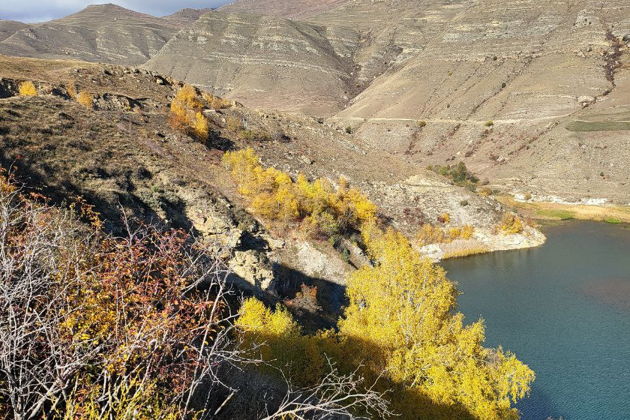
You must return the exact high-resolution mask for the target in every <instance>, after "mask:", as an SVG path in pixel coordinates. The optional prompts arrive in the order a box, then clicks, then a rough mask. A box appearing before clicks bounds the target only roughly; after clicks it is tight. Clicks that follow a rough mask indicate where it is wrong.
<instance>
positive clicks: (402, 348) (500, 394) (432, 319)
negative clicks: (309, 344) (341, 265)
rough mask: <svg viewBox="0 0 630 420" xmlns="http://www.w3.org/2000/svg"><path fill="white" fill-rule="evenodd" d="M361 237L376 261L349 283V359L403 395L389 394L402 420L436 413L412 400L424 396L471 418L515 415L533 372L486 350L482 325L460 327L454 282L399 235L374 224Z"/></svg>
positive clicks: (344, 327)
mask: <svg viewBox="0 0 630 420" xmlns="http://www.w3.org/2000/svg"><path fill="white" fill-rule="evenodd" d="M364 236H365V239H366V243H367V245H368V249H369V253H370V255H371V257H372V259H373V260H374V263H375V264H374V265H373V266H365V267H362V268H360V269H359V270H357V271H356V272H354V273H353V274H351V275H350V277H349V279H348V288H347V294H348V298H349V300H350V302H349V306H348V308H347V309H346V313H345V318H344V319H342V320H341V321H340V324H339V334H340V336H341V337H342V338H343V339H344V340H345V341H346V346H347V349H346V351H345V353H346V356H347V357H349V358H352V359H354V363H355V364H359V363H365V364H366V368H367V369H369V370H370V371H371V372H384V373H385V377H386V378H387V379H389V380H391V381H392V382H393V383H395V384H398V385H400V386H401V389H403V390H405V392H406V394H402V395H400V396H393V399H394V408H396V409H398V410H399V411H400V412H402V413H403V415H404V417H405V418H436V417H437V416H439V414H436V413H439V411H433V412H431V411H427V407H426V406H423V405H422V404H418V403H417V401H419V400H422V399H425V398H428V399H429V400H430V401H431V403H433V404H436V405H439V406H443V407H453V408H454V409H461V410H463V411H464V412H467V413H469V414H470V416H471V417H472V418H478V419H506V418H518V413H517V412H516V410H514V409H513V408H512V403H513V402H516V401H517V400H518V399H520V398H523V397H524V396H525V395H526V394H527V393H528V392H529V386H530V383H531V382H532V381H533V380H534V372H533V371H532V370H531V369H529V368H528V367H527V366H526V365H525V364H523V363H521V362H520V361H518V360H517V359H516V357H515V356H514V355H513V354H511V353H506V352H503V351H502V350H501V349H500V348H499V349H489V348H485V347H484V346H483V342H484V339H485V334H484V326H483V322H482V321H477V322H474V323H472V324H470V325H465V324H464V317H463V315H462V314H461V313H457V312H455V308H456V303H457V295H458V291H457V289H456V287H455V285H454V284H453V283H452V282H450V281H449V280H448V279H447V278H446V274H445V271H444V270H443V269H442V268H440V267H439V266H437V265H434V264H433V263H432V262H431V261H429V260H428V259H426V258H422V257H421V256H420V254H418V253H417V252H416V251H415V250H414V249H413V247H412V246H411V245H410V243H409V241H408V240H407V239H406V237H405V236H404V235H402V234H401V233H399V232H396V231H394V230H392V229H390V230H387V231H386V232H382V231H380V230H379V229H377V228H374V227H372V228H369V229H365V232H364ZM413 394H416V395H415V397H417V398H412V397H413V396H414V395H413ZM448 415H452V414H448ZM448 415H447V416H448Z"/></svg>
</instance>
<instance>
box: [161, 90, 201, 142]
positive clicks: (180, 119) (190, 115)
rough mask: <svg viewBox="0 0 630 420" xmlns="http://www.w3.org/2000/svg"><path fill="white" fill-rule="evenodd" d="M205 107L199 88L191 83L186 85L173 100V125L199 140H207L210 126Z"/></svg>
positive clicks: (171, 120)
mask: <svg viewBox="0 0 630 420" xmlns="http://www.w3.org/2000/svg"><path fill="white" fill-rule="evenodd" d="M204 108H205V106H204V102H203V101H202V99H201V98H200V97H199V95H198V93H197V90H196V89H195V88H194V87H193V86H191V85H184V87H182V88H181V89H180V90H178V91H177V93H176V94H175V98H174V99H173V101H172V102H171V116H170V123H171V126H173V127H174V128H177V129H179V130H184V131H186V132H187V133H188V134H190V135H191V136H193V137H195V138H197V139H198V140H206V139H207V138H208V135H209V133H210V127H209V123H208V119H207V118H206V117H205V116H204V115H203V112H202V111H203V109H204Z"/></svg>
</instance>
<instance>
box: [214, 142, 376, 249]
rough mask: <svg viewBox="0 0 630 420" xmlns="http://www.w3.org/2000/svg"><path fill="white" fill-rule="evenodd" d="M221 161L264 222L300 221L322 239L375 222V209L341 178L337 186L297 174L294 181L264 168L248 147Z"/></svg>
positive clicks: (282, 174) (285, 174)
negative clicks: (263, 218)
mask: <svg viewBox="0 0 630 420" xmlns="http://www.w3.org/2000/svg"><path fill="white" fill-rule="evenodd" d="M223 162H224V163H225V164H226V166H227V167H228V169H230V171H231V172H232V175H233V177H234V179H235V180H236V181H237V184H238V190H239V192H240V193H241V194H243V195H245V196H247V197H249V198H250V199H251V207H252V208H253V210H254V211H255V212H256V213H258V214H260V215H261V216H263V217H265V218H267V219H270V220H277V221H283V222H290V221H293V222H300V223H301V224H302V226H303V227H304V228H305V229H306V230H307V231H309V232H311V233H313V234H315V235H319V236H325V237H326V236H332V235H335V234H344V233H348V232H351V231H360V230H361V226H363V225H364V224H367V223H372V222H374V221H375V219H376V214H377V208H376V206H375V205H374V204H373V203H372V202H371V201H370V200H369V199H368V198H367V197H366V196H365V195H363V194H362V193H361V192H360V191H359V190H357V189H354V188H349V187H348V185H347V181H345V180H343V179H341V180H339V183H338V184H339V186H338V187H335V186H333V184H332V183H331V182H330V181H328V180H326V179H322V178H318V179H316V180H314V181H309V180H308V179H307V178H306V177H305V176H304V175H301V174H300V175H298V177H297V179H296V180H295V181H294V180H293V179H292V178H291V177H290V176H289V174H287V173H285V172H282V171H280V170H278V169H275V168H264V167H263V166H262V165H261V163H260V158H259V157H258V156H257V155H256V153H255V152H254V151H253V149H251V148H248V149H244V150H238V151H235V152H228V153H226V154H225V155H224V156H223Z"/></svg>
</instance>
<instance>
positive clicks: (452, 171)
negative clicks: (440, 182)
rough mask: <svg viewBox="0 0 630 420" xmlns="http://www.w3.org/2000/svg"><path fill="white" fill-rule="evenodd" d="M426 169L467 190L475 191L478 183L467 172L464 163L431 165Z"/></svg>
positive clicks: (475, 178) (473, 176)
mask: <svg viewBox="0 0 630 420" xmlns="http://www.w3.org/2000/svg"><path fill="white" fill-rule="evenodd" d="M428 169H429V170H431V171H433V172H435V173H438V174H440V175H442V176H445V177H446V178H448V179H450V180H451V181H452V182H453V183H454V184H455V185H458V186H460V187H465V188H468V189H469V190H471V191H475V189H476V188H477V184H478V183H479V178H477V177H476V176H475V175H473V174H472V173H471V172H470V171H468V168H466V164H465V163H464V162H459V163H458V164H457V165H445V166H440V165H433V166H429V167H428Z"/></svg>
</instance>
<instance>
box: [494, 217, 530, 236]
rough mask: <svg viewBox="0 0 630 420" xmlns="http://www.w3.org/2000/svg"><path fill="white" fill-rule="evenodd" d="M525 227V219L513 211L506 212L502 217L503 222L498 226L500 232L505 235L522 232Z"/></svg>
mask: <svg viewBox="0 0 630 420" xmlns="http://www.w3.org/2000/svg"><path fill="white" fill-rule="evenodd" d="M524 229H525V224H524V222H523V219H521V218H520V217H518V216H517V215H516V214H513V213H505V214H504V215H503V217H502V218H501V223H500V224H499V226H498V230H499V232H501V233H503V234H504V235H515V234H517V233H522V232H523V230H524Z"/></svg>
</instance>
